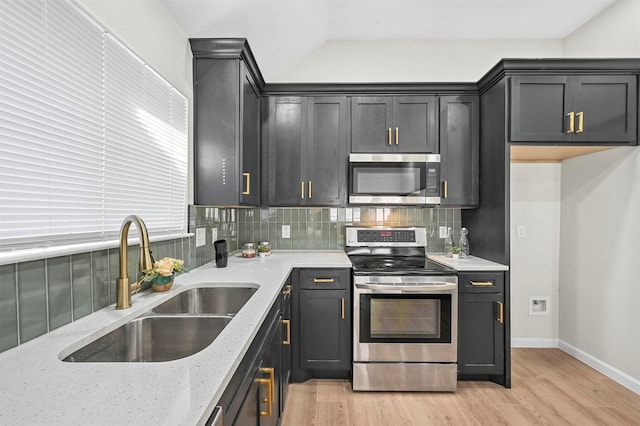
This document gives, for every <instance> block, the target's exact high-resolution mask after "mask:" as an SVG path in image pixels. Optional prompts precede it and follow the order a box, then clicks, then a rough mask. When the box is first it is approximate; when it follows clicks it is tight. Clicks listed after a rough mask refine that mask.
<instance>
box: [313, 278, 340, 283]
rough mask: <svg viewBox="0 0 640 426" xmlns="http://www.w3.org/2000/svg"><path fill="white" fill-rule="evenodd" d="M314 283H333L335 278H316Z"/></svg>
mask: <svg viewBox="0 0 640 426" xmlns="http://www.w3.org/2000/svg"><path fill="white" fill-rule="evenodd" d="M313 282H314V283H332V282H335V280H334V279H333V278H314V279H313Z"/></svg>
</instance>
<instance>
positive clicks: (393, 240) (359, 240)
mask: <svg viewBox="0 0 640 426" xmlns="http://www.w3.org/2000/svg"><path fill="white" fill-rule="evenodd" d="M426 238H427V235H426V230H425V228H419V227H416V228H347V241H346V243H347V244H346V245H347V246H405V247H421V246H422V247H424V246H425V244H426Z"/></svg>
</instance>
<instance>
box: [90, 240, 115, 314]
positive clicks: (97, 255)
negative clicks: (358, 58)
mask: <svg viewBox="0 0 640 426" xmlns="http://www.w3.org/2000/svg"><path fill="white" fill-rule="evenodd" d="M111 252H112V253H114V255H113V256H111V257H113V258H115V265H116V266H115V270H116V271H115V274H113V275H112V276H111V277H112V281H113V288H114V290H113V293H115V287H116V284H115V283H116V278H118V271H117V269H118V250H117V249H115V250H111ZM91 276H92V283H93V311H94V312H95V311H97V310H99V309H102V308H104V307H106V306H109V288H110V287H111V283H110V281H111V280H110V279H109V278H110V277H109V251H108V250H100V251H94V252H93V253H91Z"/></svg>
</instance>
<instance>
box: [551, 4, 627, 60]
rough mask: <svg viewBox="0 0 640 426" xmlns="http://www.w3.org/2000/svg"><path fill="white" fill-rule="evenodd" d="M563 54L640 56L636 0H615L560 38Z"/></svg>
mask: <svg viewBox="0 0 640 426" xmlns="http://www.w3.org/2000/svg"><path fill="white" fill-rule="evenodd" d="M563 52H564V53H563V55H564V56H566V57H574V58H576V57H583V58H592V57H601V58H615V57H621V58H624V57H636V58H637V57H640V0H618V1H617V2H615V3H614V4H612V5H611V6H609V7H608V8H607V9H605V10H604V11H602V12H601V13H600V14H598V15H597V16H596V17H595V18H593V19H592V20H590V21H589V22H587V23H586V24H584V25H583V26H582V27H580V28H578V29H577V30H576V31H574V32H573V33H571V34H570V35H568V36H567V37H566V38H565V39H564V40H563Z"/></svg>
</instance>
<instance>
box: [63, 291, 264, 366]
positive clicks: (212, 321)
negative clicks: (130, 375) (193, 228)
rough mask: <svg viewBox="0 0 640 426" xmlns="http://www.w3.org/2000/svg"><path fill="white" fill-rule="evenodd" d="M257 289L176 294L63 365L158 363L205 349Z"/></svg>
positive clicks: (91, 344) (70, 358) (71, 356)
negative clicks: (84, 363)
mask: <svg viewBox="0 0 640 426" xmlns="http://www.w3.org/2000/svg"><path fill="white" fill-rule="evenodd" d="M256 291H257V288H256V287H248V286H242V287H241V286H234V287H197V288H192V289H189V290H186V291H183V292H181V293H178V294H176V295H175V296H173V297H172V298H170V299H169V300H167V301H165V302H164V303H161V304H160V305H158V306H156V307H154V308H151V309H150V310H149V311H147V312H145V313H143V314H142V315H140V316H139V317H137V318H134V319H132V320H131V321H129V322H127V323H125V324H123V325H121V326H120V327H118V328H116V329H115V330H113V331H112V332H110V333H108V334H106V335H104V336H102V337H100V338H98V339H96V340H94V341H92V342H90V343H88V344H87V345H85V346H83V347H82V348H80V349H78V350H77V351H75V352H73V353H72V354H71V355H69V356H67V357H65V358H64V359H63V361H67V362H161V361H172V360H176V359H180V358H185V357H187V356H190V355H193V354H195V353H197V352H199V351H201V350H203V349H204V348H206V347H207V346H209V345H210V344H211V343H212V342H213V341H214V340H215V339H216V337H218V335H219V334H220V333H221V332H222V330H223V329H224V328H225V327H226V325H227V324H229V322H231V321H232V319H233V317H234V316H235V314H236V313H237V312H238V311H239V310H240V309H241V308H242V307H243V306H244V304H245V303H247V301H248V300H249V299H250V298H251V296H252V295H253V294H254V293H255V292H256Z"/></svg>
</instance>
